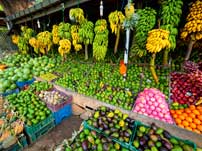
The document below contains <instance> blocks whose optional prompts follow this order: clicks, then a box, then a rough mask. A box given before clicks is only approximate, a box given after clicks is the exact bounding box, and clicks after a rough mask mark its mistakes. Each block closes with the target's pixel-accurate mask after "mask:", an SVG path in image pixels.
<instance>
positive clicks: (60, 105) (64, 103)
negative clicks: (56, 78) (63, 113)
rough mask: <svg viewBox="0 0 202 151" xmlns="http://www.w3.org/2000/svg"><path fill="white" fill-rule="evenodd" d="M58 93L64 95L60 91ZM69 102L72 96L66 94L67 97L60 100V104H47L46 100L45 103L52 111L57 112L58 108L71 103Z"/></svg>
mask: <svg viewBox="0 0 202 151" xmlns="http://www.w3.org/2000/svg"><path fill="white" fill-rule="evenodd" d="M59 93H60V94H62V95H66V94H64V93H62V92H60V91H59ZM66 96H67V95H66ZM71 103H72V96H68V99H67V100H65V101H63V102H61V103H60V104H56V105H52V104H49V103H47V102H46V105H47V107H48V108H49V109H50V110H51V111H52V112H57V111H58V110H60V109H62V108H63V107H64V106H65V105H67V104H71Z"/></svg>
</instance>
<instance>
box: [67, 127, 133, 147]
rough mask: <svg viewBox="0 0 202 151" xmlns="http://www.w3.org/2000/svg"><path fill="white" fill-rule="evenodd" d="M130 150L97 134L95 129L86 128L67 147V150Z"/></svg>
mask: <svg viewBox="0 0 202 151" xmlns="http://www.w3.org/2000/svg"><path fill="white" fill-rule="evenodd" d="M93 150H95V151H129V150H128V149H126V148H123V147H121V145H120V144H118V143H115V142H113V141H112V140H111V139H110V138H106V137H104V136H101V135H98V134H96V132H94V131H90V130H88V129H84V130H83V131H81V132H80V134H79V135H78V136H77V137H76V138H75V140H74V142H73V143H72V144H71V145H70V146H69V147H66V150H65V151H93Z"/></svg>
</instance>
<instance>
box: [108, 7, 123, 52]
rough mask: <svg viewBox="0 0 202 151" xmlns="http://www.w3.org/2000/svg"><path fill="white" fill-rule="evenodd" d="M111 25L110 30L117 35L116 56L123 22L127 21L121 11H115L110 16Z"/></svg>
mask: <svg viewBox="0 0 202 151" xmlns="http://www.w3.org/2000/svg"><path fill="white" fill-rule="evenodd" d="M108 19H109V23H110V28H111V30H112V33H114V34H115V35H116V42H115V46H114V54H116V53H117V49H118V45H119V39H120V30H121V28H122V27H123V26H122V25H123V22H124V20H125V16H124V15H123V13H122V12H121V11H117V10H116V11H114V12H111V13H110V14H109V17H108Z"/></svg>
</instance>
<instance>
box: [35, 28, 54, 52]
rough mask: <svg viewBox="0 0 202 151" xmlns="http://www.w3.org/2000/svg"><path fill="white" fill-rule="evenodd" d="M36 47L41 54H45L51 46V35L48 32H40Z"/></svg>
mask: <svg viewBox="0 0 202 151" xmlns="http://www.w3.org/2000/svg"><path fill="white" fill-rule="evenodd" d="M37 40H38V45H39V49H40V52H41V53H42V54H45V53H47V52H48V51H49V50H50V49H51V47H52V45H53V42H52V34H51V33H50V32H49V31H44V32H40V33H38V35H37Z"/></svg>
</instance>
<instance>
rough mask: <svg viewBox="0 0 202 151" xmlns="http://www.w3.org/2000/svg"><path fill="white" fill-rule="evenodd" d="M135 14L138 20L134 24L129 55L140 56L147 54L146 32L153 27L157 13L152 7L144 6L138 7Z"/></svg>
mask: <svg viewBox="0 0 202 151" xmlns="http://www.w3.org/2000/svg"><path fill="white" fill-rule="evenodd" d="M136 14H137V15H138V22H137V24H136V26H135V32H134V35H133V42H132V46H131V48H130V51H131V52H130V53H131V54H130V56H131V57H133V56H139V57H142V56H145V55H146V54H147V50H146V42H147V36H148V32H149V31H150V30H151V29H153V28H154V26H155V24H156V14H157V13H156V11H155V10H154V9H152V8H150V7H146V8H144V9H138V10H137V12H136Z"/></svg>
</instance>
